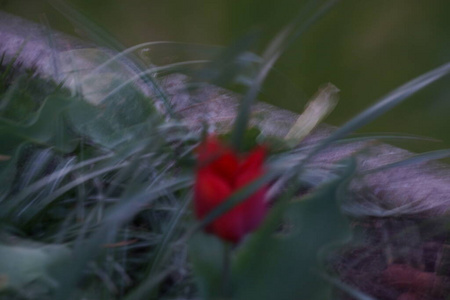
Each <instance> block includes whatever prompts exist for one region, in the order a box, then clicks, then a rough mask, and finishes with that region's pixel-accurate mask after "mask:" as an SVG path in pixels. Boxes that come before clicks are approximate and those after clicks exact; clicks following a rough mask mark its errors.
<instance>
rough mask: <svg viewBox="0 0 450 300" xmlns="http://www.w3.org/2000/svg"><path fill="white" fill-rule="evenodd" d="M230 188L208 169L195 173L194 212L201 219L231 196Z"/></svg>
mask: <svg viewBox="0 0 450 300" xmlns="http://www.w3.org/2000/svg"><path fill="white" fill-rule="evenodd" d="M231 193H232V191H231V186H230V185H229V184H228V183H227V182H226V181H225V180H223V179H222V178H220V177H219V176H217V175H216V174H214V172H212V171H211V170H209V169H203V170H200V171H198V172H197V178H196V182H195V186H194V204H195V212H196V214H197V217H198V218H200V219H201V218H203V217H204V216H205V215H206V214H208V213H209V212H210V211H211V210H212V209H214V208H215V207H216V206H217V205H219V204H220V203H222V202H223V201H224V200H225V199H226V198H227V197H229V196H230V195H231Z"/></svg>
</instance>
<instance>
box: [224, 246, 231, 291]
mask: <svg viewBox="0 0 450 300" xmlns="http://www.w3.org/2000/svg"><path fill="white" fill-rule="evenodd" d="M231 247H232V246H231V244H230V243H228V242H225V241H224V242H223V268H222V294H223V297H224V298H225V299H229V298H231Z"/></svg>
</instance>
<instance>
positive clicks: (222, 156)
mask: <svg viewBox="0 0 450 300" xmlns="http://www.w3.org/2000/svg"><path fill="white" fill-rule="evenodd" d="M197 154H198V169H197V176H196V181H195V186H194V204H195V213H196V215H197V217H198V218H199V219H202V218H203V217H205V216H206V215H207V214H208V213H209V212H211V211H212V210H213V209H214V208H216V207H217V206H218V205H219V204H221V203H222V202H224V201H225V200H226V199H227V198H228V197H229V196H230V195H231V194H233V193H234V192H236V191H237V190H239V189H240V188H242V187H244V186H245V185H247V184H249V183H250V182H252V181H253V180H255V179H257V178H258V177H260V176H261V175H263V174H264V172H265V171H264V167H263V162H264V159H265V156H266V151H265V149H264V148H263V147H256V148H255V149H254V150H253V151H251V152H250V153H249V154H248V155H247V156H246V157H241V156H239V155H238V154H237V153H235V151H233V150H232V149H230V148H228V147H226V146H224V145H223V144H222V143H221V142H220V141H219V140H218V139H217V138H216V137H215V136H210V137H208V138H207V139H206V140H205V141H204V142H203V143H202V144H200V146H199V147H198V149H197ZM267 189H268V188H267V186H264V187H262V188H261V189H259V190H258V191H257V192H255V193H254V194H253V195H251V196H250V197H248V198H247V199H245V200H244V201H243V202H241V203H240V204H238V205H236V206H235V207H234V208H232V209H231V210H230V211H228V212H227V213H225V214H223V215H222V216H220V217H219V218H217V219H216V220H214V221H213V222H212V223H211V224H209V225H208V226H207V227H206V230H207V231H208V232H211V233H213V234H215V235H217V236H219V237H221V238H222V239H224V240H227V241H231V242H233V243H237V242H239V241H240V240H241V239H242V238H243V237H244V236H245V235H246V234H247V233H249V232H251V231H253V230H255V229H256V228H257V227H258V226H259V225H260V223H261V222H262V220H263V218H264V216H265V215H266V212H267V208H268V207H267V202H266V201H265V195H266V193H267Z"/></svg>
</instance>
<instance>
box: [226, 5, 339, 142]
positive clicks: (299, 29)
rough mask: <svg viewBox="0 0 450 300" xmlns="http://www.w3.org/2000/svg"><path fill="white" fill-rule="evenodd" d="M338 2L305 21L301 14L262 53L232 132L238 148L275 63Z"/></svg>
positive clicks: (326, 6) (324, 7)
mask: <svg viewBox="0 0 450 300" xmlns="http://www.w3.org/2000/svg"><path fill="white" fill-rule="evenodd" d="M337 2H338V1H337V0H333V1H327V2H326V3H325V5H323V6H322V7H320V8H319V9H318V10H317V12H316V13H314V14H313V15H312V16H311V17H310V18H308V19H306V21H305V22H303V16H304V13H301V14H299V17H298V18H297V19H296V20H295V21H294V22H293V23H291V24H290V25H288V26H287V27H286V28H285V29H284V30H282V31H281V32H280V33H279V34H278V35H277V36H276V37H275V38H274V39H273V40H272V41H271V43H270V44H269V46H268V47H267V50H266V51H265V52H264V54H263V55H262V59H263V63H262V64H261V66H260V69H259V72H258V74H257V75H256V76H255V78H254V79H253V82H252V83H251V86H250V88H249V90H248V91H247V93H246V94H245V95H244V97H243V99H242V101H241V104H240V107H239V112H238V115H237V117H236V121H235V123H234V127H233V132H232V144H233V146H234V147H235V148H236V149H240V147H241V145H242V140H243V138H244V132H245V130H246V128H247V126H248V123H249V119H250V112H251V106H252V104H253V102H254V101H255V99H256V97H257V96H258V94H259V91H260V89H261V86H262V84H263V82H264V80H265V79H266V77H267V75H268V74H269V72H270V70H271V69H272V67H273V65H274V64H275V63H276V61H277V60H278V58H279V57H280V56H281V54H282V53H283V52H284V51H285V50H286V49H287V48H288V47H289V46H290V45H291V44H292V42H293V41H294V40H296V39H298V38H299V37H300V36H301V35H302V34H303V33H304V32H305V31H306V30H307V29H308V28H309V27H310V26H311V25H313V24H314V23H315V22H316V21H317V20H318V19H320V17H322V16H323V15H324V14H325V13H326V12H327V11H328V10H329V9H331V7H333V5H334V4H336V3H337Z"/></svg>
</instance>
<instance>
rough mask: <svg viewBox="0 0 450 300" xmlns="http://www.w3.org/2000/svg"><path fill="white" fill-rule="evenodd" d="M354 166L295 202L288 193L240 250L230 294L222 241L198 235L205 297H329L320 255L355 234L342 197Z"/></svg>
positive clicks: (196, 258) (194, 245)
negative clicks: (225, 279)
mask: <svg viewBox="0 0 450 300" xmlns="http://www.w3.org/2000/svg"><path fill="white" fill-rule="evenodd" d="M353 168H354V166H353V164H349V165H348V166H346V169H347V170H345V168H344V171H345V173H344V174H342V175H341V176H340V177H339V178H338V179H337V180H334V181H332V182H330V183H328V184H327V185H325V186H323V187H321V188H318V189H317V190H316V191H315V192H314V193H312V194H310V195H307V196H306V197H303V198H300V199H295V198H294V200H293V201H291V200H290V198H291V195H289V194H288V195H286V197H288V198H287V199H284V200H283V199H279V201H280V202H279V203H277V204H275V206H274V207H273V208H272V211H271V214H270V215H269V217H268V219H267V220H266V222H265V223H264V225H263V226H262V227H261V228H260V229H259V230H258V231H257V232H256V233H255V234H253V235H252V236H251V237H249V239H248V240H247V241H245V242H244V243H243V244H242V245H240V246H239V247H238V248H237V249H235V250H236V251H235V253H234V254H233V258H232V274H231V278H230V281H231V288H230V291H229V293H230V295H224V294H223V286H222V285H223V272H222V270H223V269H222V267H223V265H221V264H220V262H221V260H222V258H221V255H223V249H222V248H221V246H222V245H220V243H219V241H218V240H217V239H216V238H213V237H208V236H204V235H197V237H196V238H194V240H193V241H191V247H190V253H191V256H192V257H193V263H194V270H195V272H196V274H197V275H198V280H199V282H200V287H201V292H202V296H203V298H204V299H219V298H220V297H222V298H223V297H225V298H227V297H229V298H232V299H327V298H328V297H329V296H330V289H329V286H328V284H327V283H326V282H325V281H324V280H323V279H322V278H321V276H320V273H321V272H324V270H323V269H322V268H321V264H320V262H319V261H318V259H319V254H320V255H321V256H322V258H323V257H324V256H325V255H326V253H327V252H323V251H324V249H325V248H324V247H325V246H330V245H332V244H334V245H336V243H337V242H343V241H345V240H346V239H348V238H349V236H350V231H349V227H348V221H347V219H346V218H345V217H344V216H343V215H342V214H341V212H340V208H339V201H338V199H337V198H338V196H342V195H341V193H340V192H339V190H341V192H342V190H344V189H345V183H346V182H347V181H348V178H349V177H350V176H351V175H352V170H353ZM324 220H326V222H324ZM280 225H281V228H280ZM202 246H203V247H204V248H203V249H202V248H201V247H202ZM206 249H208V250H206ZM218 292H219V294H217V293H218ZM220 293H222V294H220Z"/></svg>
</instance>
